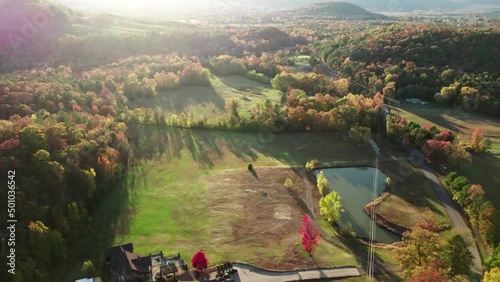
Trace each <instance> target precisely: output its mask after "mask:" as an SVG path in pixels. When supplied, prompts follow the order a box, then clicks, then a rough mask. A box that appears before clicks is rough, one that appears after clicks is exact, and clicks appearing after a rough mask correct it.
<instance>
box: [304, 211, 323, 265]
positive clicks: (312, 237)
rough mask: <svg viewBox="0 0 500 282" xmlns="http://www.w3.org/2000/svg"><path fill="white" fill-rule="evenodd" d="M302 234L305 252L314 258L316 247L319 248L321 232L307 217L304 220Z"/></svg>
mask: <svg viewBox="0 0 500 282" xmlns="http://www.w3.org/2000/svg"><path fill="white" fill-rule="evenodd" d="M300 234H302V245H303V246H304V250H305V251H306V252H307V253H309V255H310V256H312V254H313V253H314V250H315V249H316V247H317V246H319V230H318V228H316V226H315V225H314V222H313V221H312V220H311V218H310V217H309V216H307V215H306V216H304V218H303V219H302V228H300Z"/></svg>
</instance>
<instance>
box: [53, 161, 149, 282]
mask: <svg viewBox="0 0 500 282" xmlns="http://www.w3.org/2000/svg"><path fill="white" fill-rule="evenodd" d="M143 178H144V177H143V173H142V169H141V165H140V164H138V165H136V166H135V167H131V168H130V169H129V171H128V174H127V177H126V178H125V180H124V181H123V182H122V183H120V184H118V185H116V187H114V189H113V190H112V191H111V192H110V193H109V194H108V195H106V196H105V197H104V199H103V201H102V202H101V204H100V206H99V208H98V209H97V210H96V212H95V213H94V214H93V215H92V222H91V224H90V228H89V230H88V232H87V233H86V234H85V235H84V236H83V237H81V239H80V240H79V241H77V242H76V243H75V244H74V245H73V246H71V247H70V248H69V249H68V258H67V260H66V261H65V263H64V264H63V265H60V266H59V267H58V268H57V272H56V273H54V277H52V279H53V281H56V282H58V281H61V282H63V281H75V280H77V279H80V278H83V276H82V275H81V273H80V268H81V267H82V264H83V262H84V261H86V260H91V261H92V263H93V264H94V266H95V267H96V269H97V271H98V273H101V274H102V276H101V278H102V279H103V281H110V280H111V276H110V272H109V269H107V268H108V266H106V265H105V262H104V254H103V252H104V250H105V249H106V248H109V247H112V246H113V245H114V241H115V238H116V237H118V236H120V235H121V234H127V233H128V232H129V228H130V219H131V217H132V215H133V214H134V212H135V207H136V200H137V199H136V198H137V194H136V192H135V191H136V189H137V187H138V186H139V185H141V181H143Z"/></svg>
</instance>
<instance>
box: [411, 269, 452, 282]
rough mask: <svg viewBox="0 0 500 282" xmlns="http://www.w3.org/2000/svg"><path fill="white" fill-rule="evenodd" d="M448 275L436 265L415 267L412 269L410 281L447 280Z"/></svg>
mask: <svg viewBox="0 0 500 282" xmlns="http://www.w3.org/2000/svg"><path fill="white" fill-rule="evenodd" d="M447 281H448V277H447V276H446V275H445V274H444V272H443V270H442V269H440V268H439V267H438V266H428V267H424V268H421V267H419V268H417V269H415V270H414V271H413V274H412V277H411V280H410V282H447Z"/></svg>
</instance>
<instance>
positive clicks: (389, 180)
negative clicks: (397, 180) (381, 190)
mask: <svg viewBox="0 0 500 282" xmlns="http://www.w3.org/2000/svg"><path fill="white" fill-rule="evenodd" d="M391 182H392V179H391V178H390V177H389V176H387V177H386V178H385V188H386V189H387V188H389V186H391Z"/></svg>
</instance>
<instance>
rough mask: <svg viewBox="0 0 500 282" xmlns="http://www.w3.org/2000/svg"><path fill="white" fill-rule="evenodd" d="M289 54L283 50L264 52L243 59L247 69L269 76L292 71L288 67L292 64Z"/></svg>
mask: <svg viewBox="0 0 500 282" xmlns="http://www.w3.org/2000/svg"><path fill="white" fill-rule="evenodd" d="M287 54H288V53H286V52H283V51H281V50H280V51H278V52H276V53H274V54H271V53H266V52H264V53H262V55H261V56H259V57H257V56H255V55H250V56H246V57H244V58H242V59H241V60H242V63H243V64H244V65H245V68H246V69H247V70H254V71H256V72H257V73H262V74H264V75H265V76H267V77H275V76H276V75H278V74H280V73H282V72H290V70H289V69H288V68H287V66H288V65H290V61H289V59H287V58H286V56H287Z"/></svg>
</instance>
